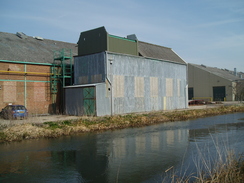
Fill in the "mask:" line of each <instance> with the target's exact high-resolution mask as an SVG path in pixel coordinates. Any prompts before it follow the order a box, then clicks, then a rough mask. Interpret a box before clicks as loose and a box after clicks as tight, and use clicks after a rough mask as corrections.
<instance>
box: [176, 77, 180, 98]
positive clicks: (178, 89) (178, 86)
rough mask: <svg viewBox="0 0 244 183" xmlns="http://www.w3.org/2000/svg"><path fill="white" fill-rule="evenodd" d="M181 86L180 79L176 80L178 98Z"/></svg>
mask: <svg viewBox="0 0 244 183" xmlns="http://www.w3.org/2000/svg"><path fill="white" fill-rule="evenodd" d="M180 86H181V81H180V79H177V92H178V97H180V96H181V90H180V88H181V87H180Z"/></svg>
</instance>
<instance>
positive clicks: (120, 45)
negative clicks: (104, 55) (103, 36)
mask: <svg viewBox="0 0 244 183" xmlns="http://www.w3.org/2000/svg"><path fill="white" fill-rule="evenodd" d="M108 40H109V41H108V51H111V52H115V53H124V54H130V55H138V51H137V42H134V41H129V40H124V39H120V38H116V37H111V36H109V37H108Z"/></svg>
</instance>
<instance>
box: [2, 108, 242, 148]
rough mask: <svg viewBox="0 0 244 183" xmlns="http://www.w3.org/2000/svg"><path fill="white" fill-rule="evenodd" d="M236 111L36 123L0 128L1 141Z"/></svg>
mask: <svg viewBox="0 0 244 183" xmlns="http://www.w3.org/2000/svg"><path fill="white" fill-rule="evenodd" d="M234 112H244V105H241V106H228V107H227V106H222V107H216V108H207V109H197V110H181V111H168V112H165V111H161V112H151V113H144V114H127V115H116V116H106V117H82V118H80V119H79V120H69V121H59V122H45V123H43V124H36V123H34V122H33V123H27V124H21V125H14V126H5V127H1V129H0V142H1V143H3V142H11V141H22V140H25V139H36V138H56V137H59V136H64V135H72V134H74V133H81V132H91V131H98V130H110V129H122V128H128V127H141V126H146V125H151V124H156V123H163V122H169V121H183V120H188V119H194V118H202V117H207V116H214V115H221V114H227V113H234Z"/></svg>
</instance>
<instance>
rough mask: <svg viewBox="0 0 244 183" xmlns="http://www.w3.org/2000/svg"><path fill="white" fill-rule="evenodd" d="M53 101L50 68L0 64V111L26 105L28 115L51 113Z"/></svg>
mask: <svg viewBox="0 0 244 183" xmlns="http://www.w3.org/2000/svg"><path fill="white" fill-rule="evenodd" d="M24 72H26V74H25V73H24ZM32 72H33V73H32ZM55 100H56V98H55V96H54V99H53V97H52V95H51V91H50V66H46V65H31V64H19V63H6V62H0V110H1V109H2V108H3V107H5V106H6V105H8V104H9V103H12V104H21V105H26V108H27V109H28V111H29V114H30V115H31V114H46V113H53V111H52V109H53V107H52V106H53V105H52V104H53V101H55ZM57 102H58V103H60V101H59V100H58V101H57ZM57 108H58V107H57Z"/></svg>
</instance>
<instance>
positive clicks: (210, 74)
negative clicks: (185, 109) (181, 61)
mask: <svg viewBox="0 0 244 183" xmlns="http://www.w3.org/2000/svg"><path fill="white" fill-rule="evenodd" d="M243 78H244V73H243V72H237V69H234V71H230V70H227V69H219V68H216V67H208V66H205V65H197V64H190V63H189V64H188V92H189V94H188V95H189V100H191V99H202V100H206V101H236V100H242V99H241V98H240V92H241V90H243V88H244V85H243V81H244V80H243Z"/></svg>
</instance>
